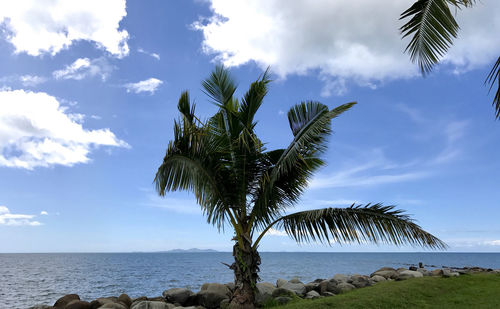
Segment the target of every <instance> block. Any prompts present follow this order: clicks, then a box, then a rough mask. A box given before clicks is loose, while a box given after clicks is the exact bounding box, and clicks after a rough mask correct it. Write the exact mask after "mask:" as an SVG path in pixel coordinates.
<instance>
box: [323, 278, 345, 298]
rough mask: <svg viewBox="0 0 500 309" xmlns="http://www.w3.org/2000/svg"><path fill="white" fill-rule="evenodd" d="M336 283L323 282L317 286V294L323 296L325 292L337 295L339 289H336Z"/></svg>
mask: <svg viewBox="0 0 500 309" xmlns="http://www.w3.org/2000/svg"><path fill="white" fill-rule="evenodd" d="M337 285H338V282H337V280H335V279H330V280H324V281H322V282H321V283H320V284H319V293H320V294H321V295H323V294H324V293H325V292H330V293H334V294H339V293H340V289H339V288H337Z"/></svg>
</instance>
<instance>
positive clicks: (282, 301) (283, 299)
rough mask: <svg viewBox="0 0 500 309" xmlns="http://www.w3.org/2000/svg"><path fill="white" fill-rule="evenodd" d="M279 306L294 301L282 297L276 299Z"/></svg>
mask: <svg viewBox="0 0 500 309" xmlns="http://www.w3.org/2000/svg"><path fill="white" fill-rule="evenodd" d="M274 300H275V301H276V302H277V303H278V304H279V305H284V304H286V303H288V302H290V301H291V300H292V298H290V297H285V296H280V297H276V298H275V299H274Z"/></svg>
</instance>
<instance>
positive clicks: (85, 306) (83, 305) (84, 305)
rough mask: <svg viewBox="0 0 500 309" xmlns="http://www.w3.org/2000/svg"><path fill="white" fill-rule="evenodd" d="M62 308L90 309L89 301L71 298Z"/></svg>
mask: <svg viewBox="0 0 500 309" xmlns="http://www.w3.org/2000/svg"><path fill="white" fill-rule="evenodd" d="M64 309H90V303H89V302H87V301H83V300H76V299H75V300H72V301H70V302H69V303H68V304H67V305H66V307H64Z"/></svg>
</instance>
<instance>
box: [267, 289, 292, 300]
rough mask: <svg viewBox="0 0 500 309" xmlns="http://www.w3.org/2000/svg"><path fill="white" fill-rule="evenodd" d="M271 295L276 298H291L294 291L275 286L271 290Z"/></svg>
mask: <svg viewBox="0 0 500 309" xmlns="http://www.w3.org/2000/svg"><path fill="white" fill-rule="evenodd" d="M272 296H273V298H277V297H289V298H293V297H294V296H295V292H294V291H291V290H287V289H284V288H276V289H275V290H274V291H273V294H272Z"/></svg>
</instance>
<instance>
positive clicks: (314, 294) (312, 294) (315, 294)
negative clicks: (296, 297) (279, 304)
mask: <svg viewBox="0 0 500 309" xmlns="http://www.w3.org/2000/svg"><path fill="white" fill-rule="evenodd" d="M319 297H321V295H319V293H318V292H316V291H309V292H307V293H306V297H305V298H306V299H314V298H319Z"/></svg>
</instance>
